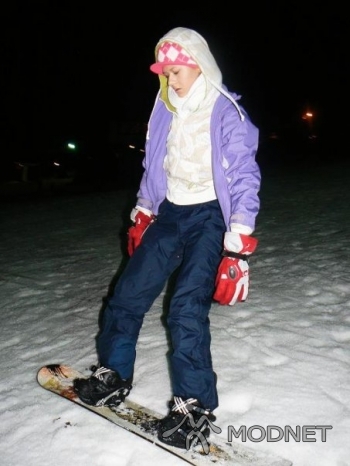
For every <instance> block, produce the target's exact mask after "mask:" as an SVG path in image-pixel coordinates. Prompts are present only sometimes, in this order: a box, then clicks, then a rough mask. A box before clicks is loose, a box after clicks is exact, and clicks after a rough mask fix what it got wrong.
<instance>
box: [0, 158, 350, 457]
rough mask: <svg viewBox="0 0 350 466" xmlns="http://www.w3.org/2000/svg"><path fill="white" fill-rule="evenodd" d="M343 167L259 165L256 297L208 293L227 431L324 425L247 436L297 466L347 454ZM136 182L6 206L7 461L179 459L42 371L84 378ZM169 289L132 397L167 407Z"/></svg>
mask: <svg viewBox="0 0 350 466" xmlns="http://www.w3.org/2000/svg"><path fill="white" fill-rule="evenodd" d="M349 174H350V167H349V165H346V164H345V163H344V164H343V165H339V164H338V165H337V164H333V165H331V164H330V165H328V166H320V167H318V168H315V167H311V166H310V167H307V166H305V167H300V168H296V169H288V170H287V169H280V170H275V171H272V170H271V171H268V170H266V173H265V174H264V172H263V183H262V189H261V201H262V207H261V212H260V214H259V217H258V221H257V229H256V232H255V236H256V237H257V238H258V239H259V246H258V249H257V251H256V253H255V254H254V256H253V257H252V259H251V262H250V265H251V289H250V294H249V297H248V300H247V301H246V302H245V303H240V304H237V305H236V306H233V307H229V306H220V305H218V304H215V303H214V304H213V307H212V311H211V325H212V353H213V362H214V366H215V370H216V372H217V375H218V391H219V399H220V406H219V408H218V409H217V410H216V412H215V414H216V416H217V420H216V425H217V426H219V427H220V428H221V429H222V433H221V434H220V435H221V436H222V437H223V438H227V435H228V429H229V427H228V426H234V428H235V429H236V430H237V429H238V428H239V427H240V426H246V428H247V429H248V428H249V427H252V426H261V428H264V429H267V426H279V427H281V428H282V429H285V427H286V426H290V427H291V428H292V429H293V430H294V431H295V430H296V428H297V426H300V428H301V427H302V426H309V429H310V426H318V427H317V428H315V427H313V428H311V434H310V430H309V431H308V432H309V435H308V436H306V439H308V440H309V441H296V440H295V439H293V438H289V441H286V440H285V438H283V439H282V440H280V441H275V442H272V441H267V440H266V438H265V440H261V441H257V440H255V441H254V439H247V441H246V442H245V444H246V445H249V446H250V447H251V448H254V449H257V450H263V451H267V452H270V453H273V454H276V455H279V456H282V457H284V458H287V459H289V460H291V461H293V465H294V466H316V465H317V466H349V465H350V443H349V437H350V415H349V406H350V372H349V364H350V315H349V305H350V272H349V263H350V262H349V246H350V235H349V217H350V215H349V206H350V193H349V189H348V180H349V179H350V178H349ZM135 192H136V190H134V189H128V190H120V191H118V190H116V191H110V192H101V191H100V192H90V193H84V194H82V193H80V194H79V193H67V194H62V195H57V196H43V197H40V198H39V197H31V196H28V198H27V199H25V200H18V199H17V200H14V201H6V202H3V203H2V204H1V231H0V240H1V241H0V257H1V272H0V294H1V314H2V322H1V330H0V334H1V341H0V348H1V353H0V354H1V356H0V358H1V380H0V418H1V422H0V449H1V461H0V462H1V464H3V465H4V466H22V465H24V464H26V465H27V466H42V465H44V464H50V465H52V466H67V465H69V464H74V465H75V466H115V465H120V466H124V465H128V466H132V465H135V466H136V465H137V466H148V465H152V466H153V465H154V464H166V465H167V466H176V465H178V466H180V465H182V464H184V463H183V462H182V461H181V460H180V459H178V458H176V457H173V456H171V455H169V454H168V453H166V452H164V451H162V450H161V449H159V448H157V447H156V446H154V445H152V444H150V443H148V442H146V441H144V440H142V439H140V438H138V437H136V436H135V435H133V434H131V433H128V432H127V431H124V430H123V429H121V428H118V427H116V426H114V425H113V424H111V423H109V422H107V421H106V420H104V419H102V418H99V417H98V416H95V415H93V414H91V413H90V412H89V411H87V410H84V409H82V408H80V407H78V406H75V405H74V404H72V403H69V402H67V401H66V400H64V399H61V398H59V397H58V396H55V395H53V394H51V393H49V392H48V391H45V390H43V389H42V388H41V387H40V386H39V385H38V384H37V382H36V373H37V371H38V369H39V368H40V367H41V366H42V365H44V364H48V363H58V362H59V363H66V364H70V365H73V366H74V367H75V368H77V369H79V370H81V371H82V372H84V373H86V374H88V373H89V371H88V368H89V366H90V365H92V364H94V363H96V362H97V357H96V351H95V336H96V333H97V330H98V319H99V314H100V311H101V309H102V307H103V304H104V300H105V298H106V296H107V294H108V291H109V290H110V288H111V287H112V286H113V282H114V280H115V278H116V275H117V273H118V272H119V270H120V268H121V267H122V265H123V263H124V261H125V253H124V251H125V241H124V239H125V231H126V230H125V229H126V226H125V225H126V219H127V218H128V213H129V211H130V209H131V207H132V206H133V203H134V199H135ZM163 298H164V293H163V294H162V295H161V296H160V297H159V299H157V300H156V302H155V303H154V305H153V306H152V308H151V309H150V311H149V313H148V314H147V316H146V319H145V322H144V326H143V328H142V331H141V335H140V339H139V343H138V352H137V362H136V367H135V379H134V388H133V390H132V393H131V395H130V398H132V399H133V400H135V401H137V402H140V403H142V404H146V405H147V406H148V407H150V408H153V409H155V410H157V411H159V412H161V413H164V414H165V413H166V412H167V407H166V403H167V401H168V399H169V398H170V396H171V390H170V384H169V374H168V365H167V359H166V355H167V351H168V344H167V335H166V330H165V328H164V326H163V320H162V319H161V315H162V300H163ZM322 426H328V427H323V428H322ZM330 426H332V428H330ZM322 429H323V430H322ZM252 432H253V431H252ZM261 432H262V431H259V430H254V436H255V437H256V438H257V439H259V436H260V435H261ZM321 434H325V436H326V438H325V439H322V435H321ZM276 435H277V433H276V431H275V432H274V436H276ZM306 439H304V440H306ZM322 440H325V441H322ZM236 441H238V442H242V438H241V437H240V438H239V439H237V440H236Z"/></svg>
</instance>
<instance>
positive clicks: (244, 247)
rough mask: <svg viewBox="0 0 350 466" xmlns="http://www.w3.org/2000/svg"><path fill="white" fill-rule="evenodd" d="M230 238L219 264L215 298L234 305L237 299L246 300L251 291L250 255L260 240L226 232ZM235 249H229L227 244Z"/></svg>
mask: <svg viewBox="0 0 350 466" xmlns="http://www.w3.org/2000/svg"><path fill="white" fill-rule="evenodd" d="M226 235H227V237H226V238H229V240H226V238H225V242H224V252H223V254H222V255H223V256H224V257H223V259H222V260H221V263H220V265H219V269H218V273H217V276H216V281H215V288H216V289H215V293H214V296H213V297H214V299H215V300H216V301H218V302H219V303H220V304H228V305H230V306H233V305H234V304H235V303H236V302H237V301H245V300H246V299H247V296H248V291H249V265H248V256H249V255H250V254H252V253H253V252H254V251H255V249H256V247H257V244H258V240H257V239H256V238H253V237H252V236H247V235H242V234H239V233H226ZM228 245H229V246H230V248H231V249H235V251H229V250H228V249H227V246H228Z"/></svg>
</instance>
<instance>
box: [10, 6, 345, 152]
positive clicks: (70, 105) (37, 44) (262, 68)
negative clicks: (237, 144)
mask: <svg viewBox="0 0 350 466" xmlns="http://www.w3.org/2000/svg"><path fill="white" fill-rule="evenodd" d="M241 3H242V2H240V3H237V4H236V3H235V2H233V3H230V4H229V3H227V2H225V4H221V3H220V4H215V2H214V3H211V4H210V7H206V6H204V4H202V6H201V7H200V8H199V7H197V9H192V10H184V9H182V4H176V5H174V4H170V3H163V4H162V3H159V2H156V3H155V4H154V5H152V4H151V3H149V4H144V6H143V7H142V10H137V7H136V5H134V4H133V5H132V6H131V7H130V6H129V7H128V6H126V7H123V8H121V7H118V5H117V4H116V3H114V2H106V1H99V2H81V1H74V0H70V1H55V0H50V1H44V0H43V1H38V0H33V1H22V2H19V6H18V7H17V9H16V11H15V10H14V11H13V12H12V13H11V16H10V17H9V21H8V22H7V25H5V34H6V45H5V49H4V65H5V66H4V69H5V74H6V76H5V77H6V78H7V79H6V84H8V85H7V86H6V91H7V92H6V99H5V100H6V102H5V103H6V104H8V105H6V118H5V138H3V141H2V145H3V149H4V150H2V153H3V154H7V155H11V154H15V155H17V154H18V152H21V153H22V154H23V153H26V154H34V153H35V151H36V150H37V147H38V145H39V144H42V145H45V144H49V145H50V144H51V145H52V144H59V143H60V141H61V140H64V139H65V138H69V137H72V138H74V137H77V138H80V139H82V140H85V141H91V143H93V141H94V142H96V141H97V140H99V139H101V138H104V137H105V136H106V134H107V132H108V129H107V128H108V127H109V124H110V122H111V121H114V122H115V121H117V122H123V121H138V122H145V123H146V122H147V120H148V116H149V113H150V111H151V109H152V106H153V102H154V98H155V95H156V92H157V89H158V78H157V77H156V76H155V75H153V74H152V73H151V72H150V71H149V66H150V64H151V63H152V62H153V60H154V47H155V45H156V43H157V41H158V39H159V38H160V37H162V36H163V35H164V34H165V33H166V32H167V31H168V30H169V29H171V28H173V27H177V26H183V27H190V28H193V29H196V30H197V31H198V32H199V33H200V34H202V35H203V36H204V37H205V39H206V40H207V42H208V43H209V46H210V48H211V50H212V52H213V54H214V56H215V57H216V60H217V62H218V64H219V66H220V68H221V71H222V73H223V82H224V83H225V84H226V85H227V86H228V87H229V89H230V90H233V91H235V92H237V93H238V94H240V95H242V100H241V103H242V104H243V105H244V107H245V108H246V109H247V111H248V113H249V114H250V116H251V118H252V120H253V121H254V122H255V123H256V125H257V126H258V127H259V128H260V129H261V130H262V131H264V132H265V131H267V132H268V131H273V130H275V129H276V128H277V127H278V126H279V125H281V124H284V123H288V122H291V121H293V120H295V119H299V117H300V118H301V115H302V113H303V112H304V111H305V110H306V109H311V110H312V111H313V112H314V115H315V122H318V123H319V126H320V127H321V128H322V131H324V132H327V133H329V134H331V133H332V134H334V137H335V138H336V139H337V141H339V138H342V135H344V132H345V135H344V138H345V136H347V135H348V134H349V133H348V121H346V120H344V119H343V117H342V116H341V115H342V114H343V113H344V112H342V108H343V107H344V103H345V99H346V100H348V99H347V92H348V91H347V88H346V85H347V84H348V78H349V74H348V69H349V64H348V58H349V51H348V48H347V47H348V46H347V42H348V36H349V21H348V17H347V15H346V13H345V10H344V7H342V8H341V7H340V6H339V5H338V3H339V4H340V2H328V3H326V4H325V5H321V4H320V3H319V2H308V1H304V2H291V3H290V5H287V4H286V2H281V1H279V2H259V3H258V2H257V3H258V4H257V5H255V2H245V4H244V5H241ZM283 4H285V5H283ZM224 5H226V6H224ZM229 5H230V6H229ZM281 5H282V6H281ZM213 10H215V11H213ZM347 109H348V107H346V110H347ZM339 132H340V134H339Z"/></svg>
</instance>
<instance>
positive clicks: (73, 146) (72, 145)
mask: <svg viewBox="0 0 350 466" xmlns="http://www.w3.org/2000/svg"><path fill="white" fill-rule="evenodd" d="M67 147H68V149H70V150H75V149H76V146H75V144H74V143H73V142H69V143H68V144H67Z"/></svg>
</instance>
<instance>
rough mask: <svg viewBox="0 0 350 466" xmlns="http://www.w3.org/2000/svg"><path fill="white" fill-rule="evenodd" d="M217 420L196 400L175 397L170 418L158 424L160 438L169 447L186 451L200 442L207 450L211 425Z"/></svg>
mask: <svg viewBox="0 0 350 466" xmlns="http://www.w3.org/2000/svg"><path fill="white" fill-rule="evenodd" d="M215 419H216V418H215V416H214V415H213V414H212V413H211V412H210V411H209V410H208V409H204V408H203V407H202V406H201V405H200V404H199V403H198V401H197V400H196V399H195V398H188V399H187V400H183V399H182V398H180V397H176V396H175V397H174V405H173V407H172V408H171V410H170V412H169V414H168V416H166V417H165V418H164V419H162V420H161V421H160V422H159V424H158V438H159V440H160V441H161V442H163V443H166V444H167V445H171V446H173V447H177V448H184V449H186V450H189V449H190V448H192V447H194V446H195V445H197V444H198V442H200V443H201V444H202V447H203V448H204V450H207V449H208V448H209V446H208V442H207V439H208V437H209V435H210V425H211V422H212V421H215Z"/></svg>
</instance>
